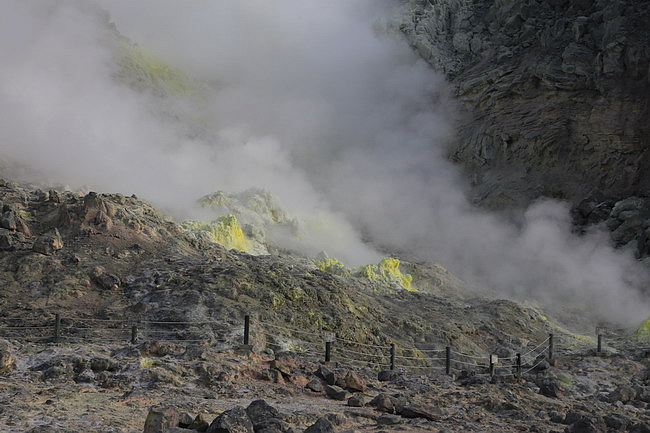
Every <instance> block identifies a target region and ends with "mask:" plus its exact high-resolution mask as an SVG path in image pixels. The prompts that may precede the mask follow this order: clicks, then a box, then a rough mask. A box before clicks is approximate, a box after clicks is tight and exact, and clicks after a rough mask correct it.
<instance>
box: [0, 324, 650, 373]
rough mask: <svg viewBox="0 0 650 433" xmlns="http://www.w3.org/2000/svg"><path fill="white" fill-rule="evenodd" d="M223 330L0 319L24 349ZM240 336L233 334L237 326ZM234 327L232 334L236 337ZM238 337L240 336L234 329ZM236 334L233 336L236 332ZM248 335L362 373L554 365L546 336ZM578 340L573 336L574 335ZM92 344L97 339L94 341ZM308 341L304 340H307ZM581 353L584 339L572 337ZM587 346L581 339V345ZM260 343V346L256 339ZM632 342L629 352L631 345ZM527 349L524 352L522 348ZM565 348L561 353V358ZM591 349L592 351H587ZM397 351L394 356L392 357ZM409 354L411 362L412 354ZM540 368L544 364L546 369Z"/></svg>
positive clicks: (603, 339)
mask: <svg viewBox="0 0 650 433" xmlns="http://www.w3.org/2000/svg"><path fill="white" fill-rule="evenodd" d="M223 327H224V325H223V324H222V323H219V322H216V321H196V322H194V321H160V320H157V321H153V320H140V321H134V320H127V319H96V318H82V317H63V316H62V315H60V314H55V315H54V317H53V318H33V317H4V318H2V317H0V337H4V338H12V339H16V340H21V341H25V342H32V343H62V342H67V343H86V344H88V343H118V344H119V343H130V344H137V343H138V342H142V341H149V340H153V341H163V342H170V343H180V344H195V343H197V344H200V343H204V344H205V343H210V342H215V341H225V339H226V336H225V335H224V334H223V333H221V334H220V333H219V330H220V329H221V330H223ZM237 329H239V330H241V328H237ZM237 329H235V331H237ZM237 332H241V331H237ZM596 334H597V335H596V337H597V338H596V341H595V342H596V348H595V349H596V352H597V353H601V352H603V349H604V347H605V346H606V345H608V346H611V347H615V346H617V345H624V347H625V348H628V349H629V348H631V347H633V348H635V349H637V350H639V349H642V350H650V336H639V335H624V334H622V332H621V331H620V330H616V331H614V330H608V329H606V328H597V329H596ZM240 335H241V334H240ZM254 336H255V337H256V339H262V341H261V345H262V346H264V347H269V348H274V350H276V351H290V352H294V353H297V354H300V355H302V356H305V357H308V358H309V359H313V360H319V361H324V362H338V363H340V364H342V365H350V366H356V367H359V366H361V367H368V368H375V369H376V368H388V369H390V370H395V369H397V367H398V363H399V367H400V368H402V369H404V370H410V371H415V372H417V371H444V373H445V374H447V375H453V374H456V373H463V372H466V373H467V374H471V375H472V376H476V377H488V376H489V377H494V376H497V375H498V376H501V377H517V378H521V376H522V374H528V373H531V372H536V371H539V370H541V366H542V364H543V363H544V362H545V361H548V363H549V364H551V365H552V364H553V363H554V359H555V346H554V336H553V334H549V335H548V337H547V338H546V339H545V340H544V341H542V342H539V343H537V344H535V343H532V344H535V345H534V346H533V347H532V348H529V347H524V348H522V349H523V350H521V351H520V352H518V353H516V354H515V355H514V356H504V357H499V356H497V355H496V354H489V355H477V354H473V353H464V352H459V351H456V350H454V349H453V348H452V347H451V346H446V347H445V348H444V349H417V348H416V349H409V348H398V347H397V346H396V344H395V343H392V344H390V345H381V344H370V343H367V342H360V341H355V340H349V339H343V338H338V337H337V336H336V334H334V333H332V332H311V331H306V330H302V329H295V328H290V327H287V326H281V325H276V324H274V323H269V322H265V321H257V322H256V323H255V329H254ZM574 338H575V339H576V340H578V337H574ZM97 340H98V341H97ZM310 340H311V341H310ZM579 340H580V341H581V342H582V343H583V344H584V345H583V348H586V345H587V344H589V343H588V341H591V344H593V343H594V340H592V339H588V338H587V339H585V338H584V337H580V339H579ZM585 340H587V341H585ZM250 342H251V320H250V316H248V315H246V316H245V317H244V327H243V343H244V345H250ZM257 343H258V344H260V341H257ZM632 343H636V344H637V345H636V346H631V344H632ZM530 345H531V344H528V345H527V346H530ZM568 346H569V345H566V346H565V347H563V348H562V353H567V347H568ZM592 347H593V346H592ZM398 349H399V351H400V353H399V354H398V353H397V351H398ZM413 355H415V356H413ZM547 367H548V366H546V368H547Z"/></svg>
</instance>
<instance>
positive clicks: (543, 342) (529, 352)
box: [521, 337, 550, 358]
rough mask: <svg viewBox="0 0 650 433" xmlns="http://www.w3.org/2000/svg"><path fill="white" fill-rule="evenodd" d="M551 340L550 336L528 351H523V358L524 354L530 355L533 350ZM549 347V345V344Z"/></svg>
mask: <svg viewBox="0 0 650 433" xmlns="http://www.w3.org/2000/svg"><path fill="white" fill-rule="evenodd" d="M549 340H550V337H549V338H547V339H546V340H544V341H542V342H541V343H539V344H538V345H537V346H536V347H534V348H533V349H531V350H529V351H528V352H526V353H522V354H521V356H522V358H523V357H524V356H528V355H529V354H531V353H532V352H534V351H536V350H537V349H539V348H540V347H542V346H543V345H544V344H546V343H548V341H549ZM547 347H548V346H547Z"/></svg>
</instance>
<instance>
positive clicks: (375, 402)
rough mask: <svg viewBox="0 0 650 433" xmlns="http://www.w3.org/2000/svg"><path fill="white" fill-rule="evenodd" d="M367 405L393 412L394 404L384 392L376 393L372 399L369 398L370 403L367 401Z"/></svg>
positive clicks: (381, 410) (382, 410)
mask: <svg viewBox="0 0 650 433" xmlns="http://www.w3.org/2000/svg"><path fill="white" fill-rule="evenodd" d="M368 405H370V406H374V407H375V408H377V410H378V411H380V412H386V413H393V412H395V404H394V403H393V399H392V398H391V397H390V396H389V395H386V394H384V393H381V394H377V395H376V396H375V397H374V398H373V399H372V400H370V403H368Z"/></svg>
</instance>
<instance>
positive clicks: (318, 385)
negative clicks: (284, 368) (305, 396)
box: [305, 379, 323, 392]
mask: <svg viewBox="0 0 650 433" xmlns="http://www.w3.org/2000/svg"><path fill="white" fill-rule="evenodd" d="M305 388H307V389H310V390H312V391H314V392H323V383H322V382H321V381H320V380H319V379H312V380H310V381H309V382H308V383H307V385H305Z"/></svg>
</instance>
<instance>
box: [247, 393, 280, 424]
mask: <svg viewBox="0 0 650 433" xmlns="http://www.w3.org/2000/svg"><path fill="white" fill-rule="evenodd" d="M246 413H247V414H248V417H249V418H250V420H251V423H252V424H253V429H254V430H255V431H258V430H260V429H262V428H265V427H270V426H277V427H281V426H282V421H281V420H280V412H278V410H277V409H276V408H274V407H273V406H271V405H270V404H268V403H267V402H266V401H264V400H255V401H253V402H252V403H251V404H250V405H248V407H247V408H246Z"/></svg>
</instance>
